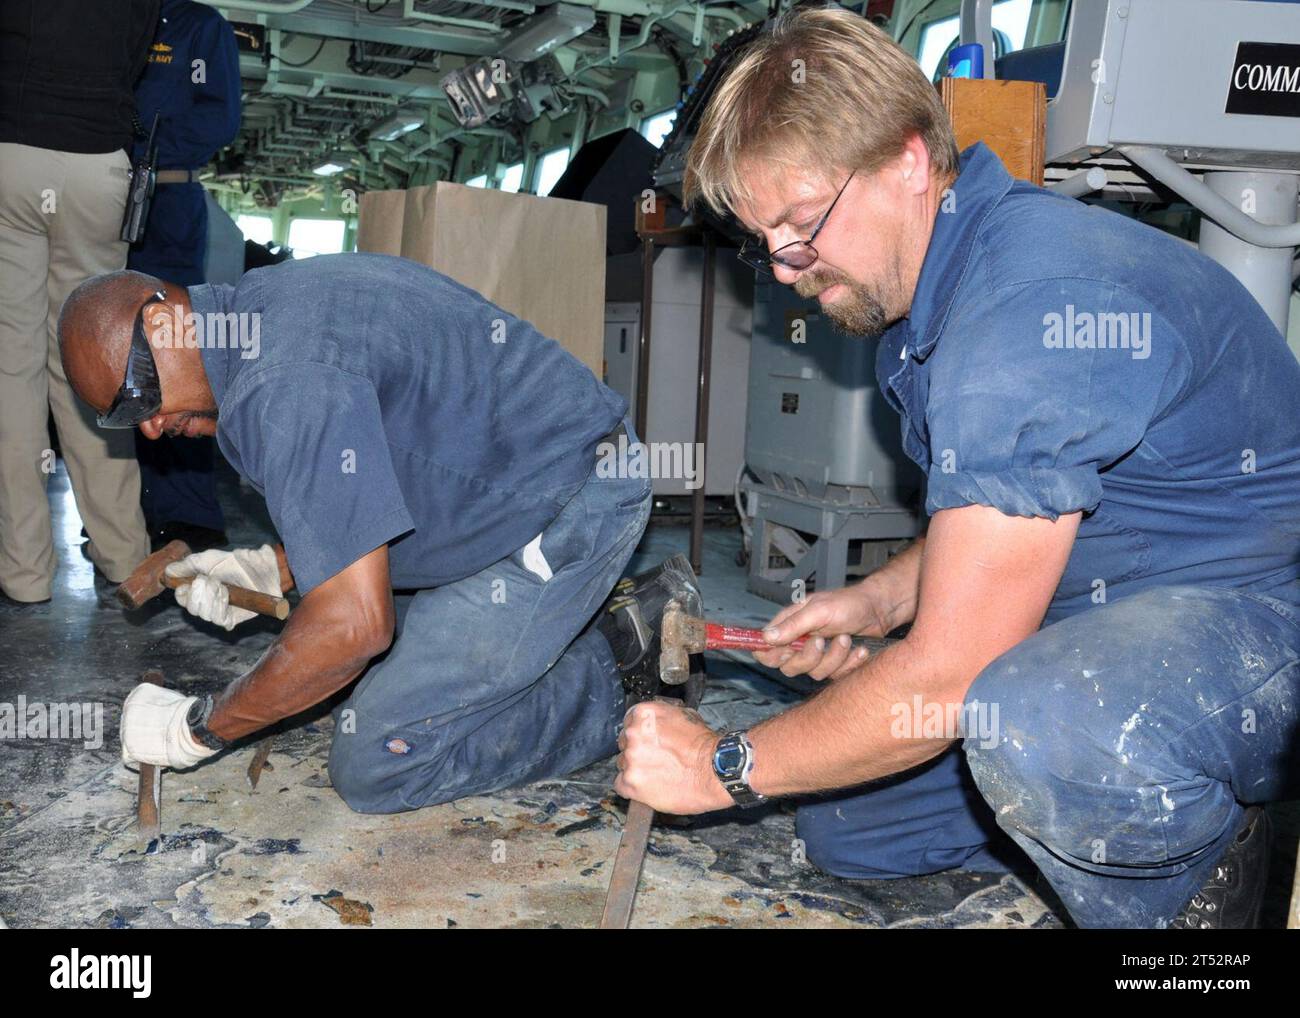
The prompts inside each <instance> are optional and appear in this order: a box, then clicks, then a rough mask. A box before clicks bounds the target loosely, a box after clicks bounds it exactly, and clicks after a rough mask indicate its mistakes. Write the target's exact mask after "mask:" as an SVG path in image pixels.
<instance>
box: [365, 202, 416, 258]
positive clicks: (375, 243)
mask: <svg viewBox="0 0 1300 1018" xmlns="http://www.w3.org/2000/svg"><path fill="white" fill-rule="evenodd" d="M405 213H406V192H405V191H367V192H366V193H365V194H363V195H362V196H361V201H360V203H359V205H358V207H357V250H358V251H370V252H373V253H374V254H386V255H400V254H401V253H402V217H403V215H405Z"/></svg>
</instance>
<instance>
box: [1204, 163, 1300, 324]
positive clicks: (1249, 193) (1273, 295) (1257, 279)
mask: <svg viewBox="0 0 1300 1018" xmlns="http://www.w3.org/2000/svg"><path fill="white" fill-rule="evenodd" d="M1204 183H1205V186H1206V187H1208V188H1209V189H1210V190H1211V191H1213V192H1214V193H1215V194H1217V195H1219V196H1220V197H1221V198H1224V199H1225V200H1227V201H1228V202H1229V203H1231V204H1232V205H1233V206H1234V207H1235V208H1238V209H1241V210H1242V211H1243V212H1245V213H1246V214H1248V215H1250V217H1251V218H1252V219H1255V220H1258V221H1259V222H1261V223H1265V224H1268V225H1270V226H1290V225H1291V224H1293V223H1294V222H1295V221H1296V195H1297V191H1300V176H1297V175H1296V174H1294V173H1257V172H1227V173H1207V174H1205V177H1204ZM1199 246H1200V249H1201V253H1202V254H1205V255H1208V256H1209V257H1211V258H1213V259H1214V260H1215V261H1216V262H1218V263H1219V264H1220V265H1222V266H1223V267H1224V268H1226V269H1227V270H1228V271H1229V272H1231V273H1232V274H1233V275H1234V276H1236V277H1237V278H1238V279H1239V280H1241V282H1242V285H1243V286H1245V287H1246V289H1247V290H1249V291H1250V292H1251V295H1252V296H1253V297H1254V298H1255V299H1256V300H1257V301H1259V303H1260V306H1261V307H1262V308H1263V309H1264V311H1265V312H1266V313H1267V314H1268V317H1269V318H1271V319H1272V320H1273V324H1274V325H1276V326H1277V327H1278V331H1279V332H1281V333H1282V335H1284V336H1285V335H1286V327H1287V314H1288V312H1289V311H1290V307H1291V272H1292V269H1291V263H1292V261H1293V260H1294V258H1295V250H1294V249H1293V248H1289V247H1274V248H1267V247H1257V246H1255V245H1254V244H1248V243H1246V242H1245V241H1244V240H1241V239H1239V238H1237V237H1235V236H1233V235H1232V234H1231V233H1229V232H1228V231H1227V230H1225V229H1223V227H1221V226H1219V225H1218V224H1217V223H1215V222H1214V221H1213V220H1211V219H1210V218H1209V217H1208V216H1206V217H1204V218H1202V219H1201V238H1200V244H1199Z"/></svg>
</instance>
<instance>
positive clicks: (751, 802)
mask: <svg viewBox="0 0 1300 1018" xmlns="http://www.w3.org/2000/svg"><path fill="white" fill-rule="evenodd" d="M753 769H754V746H753V743H751V742H750V741H749V736H748V733H747V732H745V731H743V730H742V731H735V732H728V733H727V734H726V735H724V736H723V737H722V738H721V739H719V740H718V744H717V746H716V747H714V750H713V773H714V774H716V775H717V776H718V780H719V781H721V782H722V785H723V787H724V788H726V790H727V791H728V792H730V793H731V797H732V799H734V800H735V801H736V805H737V806H740V807H741V808H742V809H748V808H749V807H750V806H757V805H758V804H759V803H763V802H767V796H765V795H759V794H758V793H757V792H755V791H754V790H753V789H752V788H750V787H749V775H750V772H751V771H752V770H753Z"/></svg>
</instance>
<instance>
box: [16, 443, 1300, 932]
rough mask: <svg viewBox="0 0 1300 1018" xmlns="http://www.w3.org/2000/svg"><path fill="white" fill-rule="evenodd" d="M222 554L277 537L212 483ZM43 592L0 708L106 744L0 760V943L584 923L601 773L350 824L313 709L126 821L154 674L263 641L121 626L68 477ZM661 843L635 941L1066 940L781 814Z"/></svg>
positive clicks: (647, 547) (601, 817)
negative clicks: (251, 767) (1008, 934)
mask: <svg viewBox="0 0 1300 1018" xmlns="http://www.w3.org/2000/svg"><path fill="white" fill-rule="evenodd" d="M220 488H221V496H222V501H223V503H224V504H225V506H226V509H227V515H228V519H229V520H230V521H231V523H232V525H231V527H230V536H231V539H232V541H233V542H234V543H236V544H252V543H260V542H261V541H262V540H266V539H268V538H270V536H271V530H270V526H269V523H268V521H267V519H266V514H265V509H264V507H263V506H262V505H261V504H260V499H259V498H258V497H257V496H256V495H255V494H254V493H252V492H251V491H250V490H248V489H247V488H241V487H240V486H239V485H238V483H237V480H236V478H235V477H234V475H233V474H230V473H229V472H228V471H223V473H222V475H221V483H220ZM50 499H51V505H52V509H53V512H54V519H55V537H56V544H57V550H58V557H59V579H58V583H57V587H56V592H55V595H54V598H53V601H52V603H51V604H49V605H47V606H44V607H41V608H38V609H35V610H27V611H23V612H21V613H9V614H4V613H0V647H3V651H2V652H0V702H7V703H16V702H17V698H18V697H19V696H20V695H22V696H25V697H26V700H27V702H28V703H48V702H60V703H67V702H75V703H81V702H88V703H99V704H102V705H103V715H104V726H103V727H104V733H103V744H102V746H99V747H98V748H90V749H87V748H84V747H83V746H82V745H81V743H79V742H76V741H69V740H62V741H59V740H51V739H39V740H21V741H12V742H6V743H4V744H2V745H0V918H3V920H4V921H5V922H6V923H8V924H9V925H10V926H11V927H18V928H21V927H35V926H53V927H208V926H224V927H251V928H258V927H264V926H270V927H336V926H340V925H364V926H375V927H438V928H450V927H456V926H460V927H548V926H554V927H589V926H594V925H595V923H596V922H597V920H598V918H599V916H600V911H601V905H602V903H603V898H604V891H605V887H606V884H607V881H608V875H609V867H610V863H611V860H612V859H613V856H614V851H615V847H616V844H617V840H618V835H619V831H620V829H621V825H622V817H623V813H622V807H621V804H620V803H618V802H616V801H614V800H613V799H612V796H611V792H610V787H611V783H612V775H613V766H612V762H610V761H606V762H603V763H600V764H596V765H593V766H592V767H589V768H587V769H585V770H584V771H581V772H579V773H576V774H572V775H568V776H566V777H565V778H563V779H557V780H553V781H546V782H540V783H537V784H533V785H529V786H524V787H520V788H516V789H511V790H508V791H503V792H499V793H496V794H492V795H487V796H476V797H473V798H468V799H463V800H460V801H458V802H455V803H450V804H447V805H444V806H437V807H430V808H426V809H422V810H418V811H415V812H412V813H406V814H401V815H396V816H362V815H358V814H355V813H352V812H351V811H350V810H349V809H348V808H347V807H346V806H345V805H344V804H343V802H342V801H341V800H340V799H339V798H338V797H337V796H336V795H335V794H334V792H333V791H332V789H331V788H330V784H329V778H328V775H327V773H326V770H325V761H326V756H327V752H328V747H329V742H330V737H331V728H332V722H331V719H330V716H329V713H328V711H327V710H325V709H320V710H317V711H313V712H310V713H309V714H308V715H306V716H303V717H300V718H297V719H294V721H293V724H292V725H291V726H289V727H288V730H286V731H285V732H284V733H283V734H281V735H279V736H278V738H277V742H276V747H275V751H274V753H273V754H272V756H271V767H272V768H273V769H270V770H268V771H267V772H266V773H264V774H263V776H262V780H261V783H260V785H259V787H258V789H257V790H256V791H251V792H250V790H249V789H248V787H247V783H246V781H245V774H244V772H245V769H246V767H247V764H248V761H249V759H250V757H251V754H252V748H251V746H244V747H242V748H237V749H233V750H232V751H230V752H229V753H227V754H225V755H223V756H221V757H219V758H217V759H216V760H214V761H212V762H210V763H208V764H206V765H204V766H201V767H198V768H195V769H193V770H191V771H188V772H184V773H176V772H168V773H167V774H166V775H165V776H164V779H163V812H162V821H163V831H164V837H163V839H162V840H161V842H160V843H158V844H155V845H154V846H152V847H153V851H152V852H149V851H147V850H146V846H144V845H142V844H141V842H140V840H139V838H138V836H137V834H136V831H135V827H134V806H135V794H134V793H135V781H136V778H135V774H134V773H133V772H131V771H128V770H127V768H126V767H125V766H124V765H123V764H122V763H121V761H120V759H119V757H118V739H117V724H118V716H119V711H120V705H121V700H122V698H123V697H124V696H125V694H126V693H127V692H128V691H129V690H130V688H131V687H132V686H133V685H134V684H135V683H136V682H137V681H138V679H139V677H140V675H141V673H142V672H143V671H144V670H145V669H146V668H149V667H159V668H161V669H162V670H163V671H164V673H165V677H166V681H167V683H168V684H169V685H171V686H174V687H176V688H179V689H183V690H186V691H189V692H196V693H197V692H202V691H216V690H219V689H220V688H222V687H223V686H224V685H225V684H226V683H227V682H229V681H230V680H231V679H232V678H234V677H235V676H237V675H238V674H240V673H241V672H242V671H243V670H244V669H246V668H247V667H248V666H249V665H250V664H251V663H252V662H253V661H255V660H256V658H257V657H258V655H259V654H260V653H261V652H262V650H263V649H264V648H265V647H266V646H267V645H268V643H269V642H270V641H271V639H272V638H273V636H274V633H275V631H276V628H277V626H278V623H270V622H262V621H260V620H259V621H256V622H252V623H249V624H248V625H247V626H244V627H240V628H239V629H238V630H236V631H235V632H234V633H231V634H226V633H223V632H221V631H219V630H215V629H213V628H211V627H208V626H206V625H204V624H202V623H197V622H195V621H194V620H192V619H190V618H189V617H188V616H186V615H185V614H184V613H183V612H182V611H181V610H180V609H179V608H178V607H177V606H176V605H175V603H174V601H173V600H172V599H171V596H170V595H166V594H165V595H163V597H161V598H159V599H158V601H157V602H156V603H155V604H154V605H153V606H151V607H150V608H148V609H146V610H143V611H141V612H137V613H133V614H132V615H130V616H128V615H126V614H124V613H123V612H121V611H120V610H118V609H117V608H116V606H115V604H114V603H113V602H112V601H111V589H110V588H109V587H108V586H107V585H106V584H104V583H103V581H102V580H97V579H96V577H95V576H94V573H93V570H92V568H91V566H90V564H89V562H88V561H87V560H86V558H85V557H84V555H83V554H82V552H81V548H80V544H81V538H80V536H79V531H80V527H81V523H80V519H79V517H78V516H77V513H76V509H75V505H74V503H73V500H72V497H71V494H70V491H69V489H68V483H67V477H66V475H65V474H64V473H63V471H62V468H61V467H60V471H59V473H58V474H57V475H56V476H55V477H54V478H52V483H51V487H50ZM686 539H687V534H686V530H685V528H684V527H679V526H671V525H654V526H652V528H651V530H650V532H649V533H648V534H647V537H646V539H645V541H644V542H643V544H642V547H641V549H640V550H639V552H638V556H637V559H636V560H634V562H633V564H632V568H633V571H635V570H637V569H639V568H644V567H645V566H646V565H647V564H649V563H652V562H654V561H657V560H658V559H660V558H662V557H663V556H664V555H666V554H669V553H671V552H672V551H675V550H684V549H685V545H686ZM738 547H739V535H738V533H737V532H736V531H735V530H732V529H727V528H725V527H718V528H711V529H710V530H709V531H708V533H707V541H706V558H705V569H704V575H703V577H702V583H703V586H704V591H705V603H706V604H708V605H709V607H710V610H711V611H715V612H717V613H719V614H721V615H724V616H727V617H730V618H732V619H736V620H749V621H751V622H754V623H758V622H762V621H764V620H766V619H767V618H768V617H770V615H771V613H772V611H773V606H771V605H770V604H768V602H766V601H763V600H761V599H759V598H757V597H755V596H753V595H751V594H749V593H748V592H747V591H746V590H745V588H744V576H743V571H742V570H741V569H740V567H738V566H737V565H736V564H735V561H734V557H735V553H736V550H737V548H738ZM710 678H711V683H710V689H709V692H708V695H707V696H706V700H705V703H704V705H703V708H702V709H703V713H704V714H705V716H706V717H707V718H708V719H709V720H710V722H711V723H713V724H715V725H716V726H718V727H721V726H723V725H727V726H736V725H743V724H747V723H752V722H754V721H757V720H759V719H760V718H762V717H764V716H767V715H768V714H771V713H773V712H775V711H777V710H779V709H781V708H782V707H783V706H784V705H786V704H789V703H792V702H794V701H795V700H797V699H798V698H799V696H800V695H801V693H800V692H799V689H798V684H797V683H794V684H793V687H794V688H792V684H791V683H789V682H781V683H778V682H776V681H773V680H772V678H771V677H770V676H769V675H767V674H765V673H764V672H763V671H762V670H761V669H756V668H752V667H745V666H744V665H743V664H742V663H740V662H738V661H734V660H725V659H718V660H716V661H711V663H710ZM757 814H758V815H754V814H740V813H738V812H728V813H722V814H717V815H713V816H709V817H705V818H698V819H697V820H695V821H694V822H693V823H692V825H691V826H689V827H685V828H667V827H657V828H656V830H655V833H654V835H653V838H652V842H651V847H650V853H649V856H648V858H647V860H646V865H645V870H644V873H643V877H642V884H641V891H640V894H639V896H638V903H637V909H636V913H635V915H634V918H633V925H634V926H643V927H702V926H703V927H782V926H784V927H823V928H825V927H888V926H911V927H1059V926H1062V925H1064V924H1065V921H1064V920H1063V919H1062V917H1061V913H1060V912H1059V910H1058V909H1059V906H1058V907H1057V908H1054V907H1053V903H1052V902H1053V899H1052V898H1051V896H1050V892H1045V891H1044V892H1043V893H1042V896H1040V894H1039V893H1036V891H1035V890H1034V879H1033V875H1032V872H1028V873H1026V874H1025V875H1023V876H1017V875H1013V874H991V873H973V872H963V871H952V872H948V873H943V874H938V875H935V876H929V877H921V878H916V879H909V880H896V881H848V880H841V879H838V878H836V877H832V876H828V875H826V874H823V873H821V872H820V871H818V870H817V869H815V868H814V867H813V866H811V864H809V863H807V862H804V861H800V860H799V858H798V856H797V854H796V853H795V852H794V851H793V848H792V846H793V842H794V818H793V815H792V812H791V810H790V807H789V806H788V805H781V806H776V807H772V808H769V809H766V810H762V811H757ZM1279 819H1282V820H1284V821H1285V823H1284V825H1283V830H1282V834H1281V835H1280V836H1279V846H1278V847H1279V848H1280V849H1281V852H1280V853H1277V854H1275V858H1277V856H1278V855H1281V856H1282V859H1283V862H1282V863H1281V864H1280V865H1275V866H1274V871H1275V872H1274V874H1273V875H1274V883H1275V891H1274V893H1273V894H1272V895H1271V901H1270V907H1269V918H1270V921H1271V923H1272V924H1274V925H1280V924H1281V922H1280V917H1281V916H1283V915H1284V912H1285V902H1286V889H1287V887H1289V881H1290V876H1291V868H1290V865H1289V864H1287V863H1286V862H1285V859H1286V858H1287V853H1289V858H1291V859H1294V857H1295V840H1296V828H1297V825H1296V824H1295V823H1294V813H1293V811H1292V812H1288V811H1285V810H1283V811H1280V814H1279Z"/></svg>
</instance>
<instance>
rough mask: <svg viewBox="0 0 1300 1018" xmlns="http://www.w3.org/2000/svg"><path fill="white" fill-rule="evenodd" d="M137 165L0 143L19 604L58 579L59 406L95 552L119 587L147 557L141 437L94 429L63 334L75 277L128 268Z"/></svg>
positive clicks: (2, 371)
mask: <svg viewBox="0 0 1300 1018" xmlns="http://www.w3.org/2000/svg"><path fill="white" fill-rule="evenodd" d="M128 167H129V162H128V160H127V157H126V153H125V152H122V151H117V152H112V153H108V154H105V155H84V154H81V153H76V152H55V151H53V150H50V149H43V148H33V147H31V146H28V145H15V144H11V143H0V589H3V590H4V592H5V593H6V594H8V595H9V596H10V597H13V598H16V599H18V600H20V601H40V600H44V599H45V598H48V597H49V596H50V592H51V588H52V585H53V581H54V545H53V540H52V533H51V527H50V509H49V502H48V500H47V498H46V493H45V486H46V482H47V481H48V479H49V475H50V474H51V473H53V471H54V455H53V452H52V451H51V449H50V436H49V429H48V427H47V420H48V414H49V412H50V411H53V414H54V423H55V426H56V427H57V428H58V432H59V445H60V448H61V451H62V453H63V459H64V462H65V463H66V464H67V468H68V476H69V478H70V479H71V481H72V492H73V495H74V496H75V498H76V500H77V509H78V511H79V512H80V514H81V519H82V522H83V523H84V524H85V526H86V533H87V534H89V535H90V544H89V546H88V549H87V550H88V552H89V554H90V558H91V560H92V561H93V562H94V563H95V565H96V566H98V567H99V569H100V571H101V572H103V573H104V574H105V575H106V576H107V577H108V579H109V580H111V581H113V582H115V583H120V582H121V581H122V580H124V579H126V577H127V576H128V575H129V574H130V572H131V570H132V569H134V568H135V567H136V566H137V565H138V564H139V563H140V560H141V559H143V558H144V557H145V556H146V555H147V554H148V553H149V540H148V536H147V534H146V532H145V525H144V514H143V512H141V510H140V468H139V467H138V465H137V464H136V460H135V449H134V439H133V436H132V434H131V432H130V431H107V430H105V429H103V428H99V427H96V425H95V420H94V414H93V412H92V411H91V410H90V408H89V407H87V406H86V405H85V404H83V403H82V402H81V401H80V400H78V399H77V397H76V395H75V394H74V393H73V392H72V389H71V387H70V386H69V385H68V381H67V378H66V377H65V375H64V373H63V364H62V361H61V360H60V358H59V346H58V336H57V333H56V325H57V323H58V318H59V309H60V308H61V307H62V306H63V302H64V300H66V299H67V297H68V294H70V293H71V292H72V290H73V289H74V288H75V287H76V286H77V285H78V284H80V283H82V282H84V281H85V280H86V279H88V278H90V277H91V276H95V275H99V274H100V273H103V272H112V271H113V270H115V269H120V268H123V267H124V266H125V265H126V253H127V246H126V244H124V243H123V242H122V241H120V240H119V239H118V231H119V229H120V228H121V221H122V209H123V207H124V206H125V204H126V191H127V170H128Z"/></svg>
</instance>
